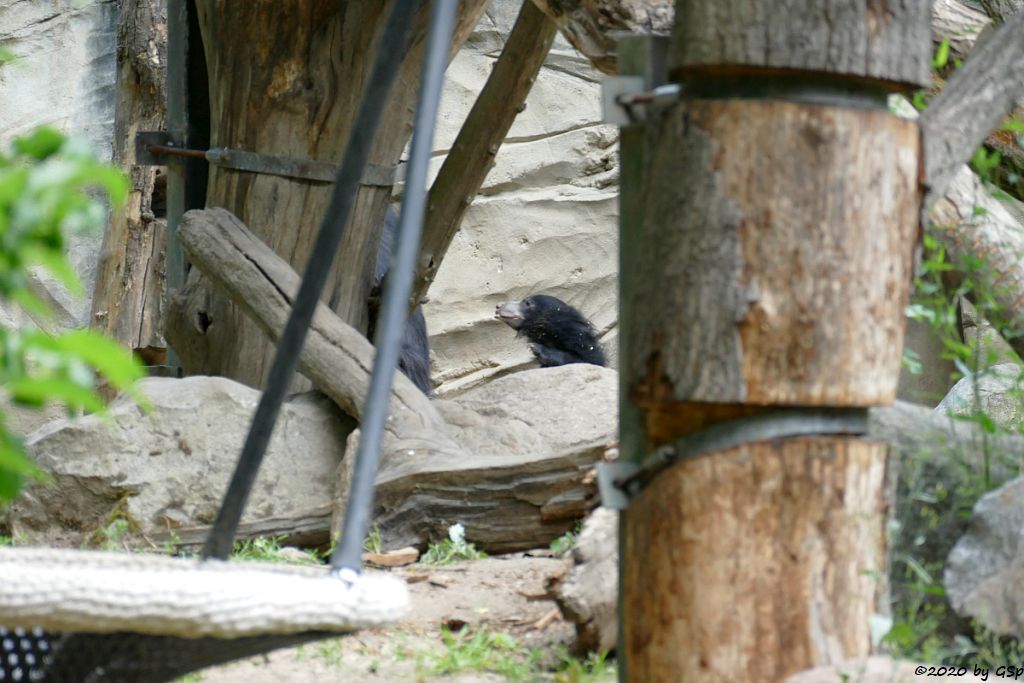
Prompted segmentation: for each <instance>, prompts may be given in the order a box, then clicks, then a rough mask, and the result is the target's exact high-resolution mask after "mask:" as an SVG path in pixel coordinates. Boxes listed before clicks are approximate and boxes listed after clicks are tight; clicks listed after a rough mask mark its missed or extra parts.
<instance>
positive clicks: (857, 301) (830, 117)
mask: <svg viewBox="0 0 1024 683" xmlns="http://www.w3.org/2000/svg"><path fill="white" fill-rule="evenodd" d="M867 140H870V142H866V141H867ZM917 148H918V134H917V128H916V126H915V125H914V124H913V122H908V121H904V120H900V119H897V118H895V117H893V116H890V115H889V114H887V113H885V112H878V111H869V110H861V109H840V108H832V107H825V106H805V105H799V104H793V103H787V102H779V101H734V100H726V101H691V102H688V103H686V104H680V105H677V106H675V107H674V108H672V109H670V110H668V111H667V112H666V114H665V116H664V117H663V118H662V120H661V123H660V129H659V137H658V144H657V146H656V148H655V151H654V152H653V158H652V161H651V169H652V170H651V171H650V173H649V177H650V183H649V185H648V187H647V191H646V195H645V197H646V202H645V203H644V211H645V213H644V215H643V217H642V220H640V221H636V222H637V223H639V225H636V224H633V225H630V226H629V229H630V230H632V231H634V234H633V235H632V236H631V237H630V238H629V239H633V240H637V242H638V246H636V247H635V248H634V250H635V251H638V254H637V257H636V262H635V263H633V264H632V267H633V268H635V269H636V270H637V272H645V273H649V274H650V276H649V277H648V278H646V279H645V281H644V282H642V283H641V282H638V283H637V286H636V288H635V289H634V291H632V292H629V293H627V297H628V303H626V304H624V308H625V307H626V306H631V307H635V308H636V310H637V311H639V313H634V314H633V315H634V317H633V320H634V321H635V324H634V325H632V326H631V329H629V330H625V329H624V330H623V335H628V338H629V341H628V344H630V348H631V349H633V351H632V353H631V357H629V358H622V359H621V360H620V363H622V364H623V365H624V367H627V368H628V369H627V370H626V373H627V374H628V375H629V376H630V377H631V378H635V380H633V382H634V383H633V385H632V387H631V392H632V394H631V397H632V400H633V401H634V402H635V403H637V404H639V405H641V406H644V407H645V408H646V407H649V406H659V404H661V405H660V408H663V407H664V402H666V401H668V402H683V401H685V402H695V401H696V402H718V403H747V404H790V405H877V404H884V403H888V402H891V401H892V400H894V398H895V392H896V385H897V380H898V375H899V367H900V358H901V354H900V350H901V348H902V341H903V327H904V306H905V304H906V300H907V290H908V284H909V282H910V276H911V265H912V263H911V261H912V255H913V249H914V243H915V239H916V237H917V220H916V218H917V210H918V204H919V202H918V197H919V190H918V185H917V178H918V168H917V156H918V150H917ZM752 150H757V152H756V153H752ZM812 176H813V179H814V180H815V181H816V182H811V180H812ZM818 183H820V184H818ZM823 188H827V190H825V189H823ZM883 188H884V190H883ZM864 192H867V193H869V194H871V196H872V200H871V201H869V202H867V201H863V193H864ZM635 220H636V219H634V221H635ZM644 311H646V313H644ZM857 321H862V322H857ZM867 321H870V323H868V322H867ZM694 409H695V408H694V407H693V406H690V407H688V408H687V409H686V410H687V411H689V412H693V410H694ZM668 417H669V419H674V418H673V416H672V415H671V414H670V415H668ZM648 430H649V431H651V430H653V431H654V432H660V431H661V430H660V428H658V427H656V426H655V425H650V424H649V425H648ZM649 436H651V437H652V438H655V439H656V440H657V439H658V438H659V437H657V436H656V434H654V433H652V434H649Z"/></svg>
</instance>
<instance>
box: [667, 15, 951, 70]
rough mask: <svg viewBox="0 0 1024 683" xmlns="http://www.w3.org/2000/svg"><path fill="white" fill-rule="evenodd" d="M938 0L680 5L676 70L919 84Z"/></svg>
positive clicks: (928, 54) (674, 53)
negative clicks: (788, 72) (783, 72)
mask: <svg viewBox="0 0 1024 683" xmlns="http://www.w3.org/2000/svg"><path fill="white" fill-rule="evenodd" d="M930 11H931V2H930V0H897V1H888V2H883V1H879V0H871V1H869V2H864V1H863V0H859V1H855V0H840V1H838V2H837V1H836V0H781V1H776V2H750V1H749V0H703V1H699V2H678V3H677V4H676V22H675V29H674V32H673V41H672V44H673V50H672V53H671V55H670V57H669V67H670V69H671V71H672V73H673V74H675V75H678V74H680V73H685V72H691V73H692V72H699V71H705V72H706V71H709V70H710V71H714V70H719V69H724V70H726V71H733V72H735V69H737V68H740V69H741V70H742V69H743V68H748V69H749V68H753V69H757V70H760V69H763V68H772V69H797V70H802V71H815V72H822V73H828V74H836V75H844V76H854V77H858V78H863V79H869V80H872V81H877V82H879V83H880V84H881V83H888V84H890V85H891V86H893V87H896V88H902V89H912V88H913V87H920V86H924V85H927V84H928V83H929V78H930V61H931V40H930V36H929V25H928V18H929V13H930Z"/></svg>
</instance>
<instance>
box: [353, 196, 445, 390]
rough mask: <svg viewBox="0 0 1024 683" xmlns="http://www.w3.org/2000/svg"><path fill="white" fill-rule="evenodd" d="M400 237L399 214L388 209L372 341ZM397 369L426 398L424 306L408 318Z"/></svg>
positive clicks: (379, 260)
mask: <svg viewBox="0 0 1024 683" xmlns="http://www.w3.org/2000/svg"><path fill="white" fill-rule="evenodd" d="M397 234H398V212H397V211H395V210H394V209H393V208H391V207H388V212H387V215H386V216H385V218H384V234H382V235H381V238H380V248H379V249H378V250H377V263H376V264H375V265H374V267H373V291H374V293H375V294H374V295H371V305H370V329H369V331H368V336H369V338H370V339H371V340H372V339H373V332H374V327H375V326H376V321H377V310H376V309H377V308H378V305H379V298H380V293H381V291H382V289H383V282H384V277H385V276H386V275H387V273H388V269H389V268H391V252H392V251H393V248H394V244H395V236H396V235H397ZM398 369H399V370H401V371H402V374H404V375H405V376H406V377H408V378H409V379H411V380H412V383H413V384H415V385H416V386H417V387H418V388H419V390H420V391H422V392H423V393H424V394H426V395H427V396H430V392H431V391H432V390H433V388H434V386H433V384H432V383H431V381H430V347H429V345H428V342H427V321H426V319H425V318H424V317H423V307H422V306H417V307H416V310H415V311H413V312H412V315H410V316H409V319H408V320H406V321H405V329H404V331H403V332H402V349H401V351H400V352H399V355H398Z"/></svg>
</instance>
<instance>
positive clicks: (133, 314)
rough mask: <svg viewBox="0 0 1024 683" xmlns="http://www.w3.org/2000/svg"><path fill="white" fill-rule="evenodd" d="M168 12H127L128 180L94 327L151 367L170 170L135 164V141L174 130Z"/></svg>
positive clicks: (121, 36) (131, 6)
mask: <svg viewBox="0 0 1024 683" xmlns="http://www.w3.org/2000/svg"><path fill="white" fill-rule="evenodd" d="M166 56H167V7H166V3H165V2H164V0H132V1H130V2H124V3H121V5H120V14H119V17H118V32H117V104H116V109H115V113H114V154H113V163H115V164H117V165H119V166H121V167H122V168H124V169H125V170H126V172H127V173H128V178H129V180H130V182H131V191H130V193H129V195H128V205H127V206H126V207H125V210H124V211H123V212H118V213H115V214H113V215H112V216H111V220H110V224H109V225H108V227H107V230H106V232H105V233H104V235H103V246H102V249H101V251H100V261H99V265H98V266H97V269H96V287H95V290H94V292H93V304H92V320H93V326H94V327H96V328H98V329H100V330H102V331H104V332H106V333H107V334H109V335H110V336H112V337H113V338H114V339H116V340H118V341H119V342H121V343H122V344H124V345H125V346H126V347H127V348H129V349H132V350H133V351H135V352H136V353H138V354H139V355H140V356H141V357H142V358H143V359H144V361H145V362H147V363H149V364H153V365H156V364H162V363H163V362H164V360H165V356H166V348H165V347H166V345H165V343H164V340H163V335H162V331H163V306H164V301H163V297H164V230H165V229H166V221H165V220H164V205H163V199H164V197H163V190H164V187H163V183H164V181H165V178H164V177H163V169H162V168H160V167H157V166H140V165H138V164H136V162H135V133H136V132H138V131H140V130H151V131H155V130H163V129H164V128H165V125H166V122H167V116H166V115H167V93H166V88H165V83H166V64H165V61H164V60H165V58H166Z"/></svg>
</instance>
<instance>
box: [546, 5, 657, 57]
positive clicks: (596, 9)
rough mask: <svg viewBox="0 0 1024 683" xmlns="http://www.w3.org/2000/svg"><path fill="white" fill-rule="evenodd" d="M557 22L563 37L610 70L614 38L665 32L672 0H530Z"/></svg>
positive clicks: (613, 53)
mask: <svg viewBox="0 0 1024 683" xmlns="http://www.w3.org/2000/svg"><path fill="white" fill-rule="evenodd" d="M533 2H534V4H535V5H537V6H538V7H539V8H540V9H541V10H542V11H543V12H544V13H545V14H547V15H548V16H549V17H551V19H553V20H554V21H556V22H557V23H558V28H559V29H560V30H561V31H562V35H564V36H565V38H566V40H568V41H569V42H570V43H572V46H573V47H575V48H576V49H577V50H579V51H580V52H581V53H582V54H583V56H585V57H586V58H587V59H589V60H590V63H591V64H593V65H594V67H595V68H597V69H598V70H600V71H603V72H604V73H606V74H614V73H616V71H617V70H618V67H617V64H616V59H617V58H616V54H615V48H616V40H617V38H618V37H619V36H621V34H623V33H632V34H652V33H654V34H667V33H669V32H670V31H671V30H672V20H673V18H674V16H675V7H674V4H675V3H674V2H673V0H533Z"/></svg>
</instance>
